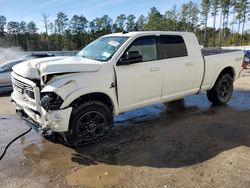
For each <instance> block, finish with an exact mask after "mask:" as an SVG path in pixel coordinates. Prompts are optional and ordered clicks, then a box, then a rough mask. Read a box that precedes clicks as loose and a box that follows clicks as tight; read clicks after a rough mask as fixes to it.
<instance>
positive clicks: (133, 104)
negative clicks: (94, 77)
mask: <svg viewBox="0 0 250 188" xmlns="http://www.w3.org/2000/svg"><path fill="white" fill-rule="evenodd" d="M128 51H138V52H139V53H140V54H141V55H142V62H136V63H132V64H119V65H118V64H117V65H116V66H115V71H116V79H117V92H118V103H119V108H120V112H123V111H127V110H131V109H135V108H139V107H142V106H145V105H149V104H152V103H155V102H160V101H161V92H162V76H161V70H160V65H159V62H158V61H157V44H156V37H155V36H146V37H139V38H137V39H135V40H134V42H132V44H131V45H130V46H129V47H128V49H127V50H126V51H125V52H124V53H126V52H128Z"/></svg>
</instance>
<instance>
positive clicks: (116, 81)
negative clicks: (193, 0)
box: [11, 31, 243, 146]
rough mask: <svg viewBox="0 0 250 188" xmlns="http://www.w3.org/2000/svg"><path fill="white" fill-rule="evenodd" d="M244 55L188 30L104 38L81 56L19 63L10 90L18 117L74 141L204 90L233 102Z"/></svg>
mask: <svg viewBox="0 0 250 188" xmlns="http://www.w3.org/2000/svg"><path fill="white" fill-rule="evenodd" d="M242 58H243V52H241V51H225V50H221V51H204V52H202V51H201V49H200V46H199V43H198V40H197V38H196V36H195V35H194V34H193V33H188V32H162V31H161V32H155V31H152V32H129V33H125V32H123V33H115V34H109V35H105V36H102V37H100V38H99V39H97V40H95V41H94V42H92V43H90V44H89V45H87V46H86V47H85V48H83V49H82V50H81V51H80V52H79V53H78V54H77V55H76V56H75V57H51V58H43V59H36V60H30V61H26V62H23V63H21V64H18V65H16V66H15V67H14V68H13V72H12V83H13V88H14V91H13V93H12V95H11V97H12V100H13V102H14V104H15V105H16V110H17V112H18V114H20V115H21V117H22V118H23V119H25V120H27V122H29V124H30V125H32V126H33V127H36V128H37V129H38V130H39V131H40V132H41V133H43V134H51V133H57V134H58V133H59V135H61V136H62V137H63V138H64V141H65V142H66V143H67V144H68V145H70V146H78V145H81V144H84V143H88V142H93V141H97V140H99V139H101V138H103V137H105V136H107V135H108V134H109V132H110V131H111V128H112V125H113V116H114V115H117V114H119V113H122V112H126V111H129V110H132V109H136V108H140V107H143V106H146V105H152V104H155V103H159V102H167V101H173V100H177V99H181V98H183V97H185V96H187V95H192V94H197V93H199V92H201V91H206V92H207V96H208V99H209V101H211V102H212V103H213V104H225V103H227V102H228V101H229V100H230V98H231V95H232V92H233V81H234V80H235V79H237V78H238V77H239V76H240V72H241V70H242V67H241V66H242Z"/></svg>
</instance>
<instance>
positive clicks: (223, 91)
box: [207, 74, 233, 105]
mask: <svg viewBox="0 0 250 188" xmlns="http://www.w3.org/2000/svg"><path fill="white" fill-rule="evenodd" d="M232 94H233V78H232V76H231V75H229V74H223V75H221V76H220V77H219V78H218V80H217V81H216V83H215V84H214V86H213V88H212V89H211V90H209V91H208V92H207V98H208V100H209V101H210V102H212V103H213V104H215V105H220V104H226V103H227V102H228V101H229V100H230V99H231V97H232Z"/></svg>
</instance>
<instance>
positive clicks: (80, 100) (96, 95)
mask: <svg viewBox="0 0 250 188" xmlns="http://www.w3.org/2000/svg"><path fill="white" fill-rule="evenodd" d="M90 100H96V101H100V102H103V103H104V104H106V105H107V106H108V107H109V109H110V111H111V113H113V111H114V106H113V103H112V101H111V99H110V97H109V96H108V95H106V94H104V93H90V94H86V95H82V96H81V97H79V98H77V99H75V100H74V101H73V102H71V104H70V106H72V107H74V106H75V105H77V104H82V103H83V102H86V101H90Z"/></svg>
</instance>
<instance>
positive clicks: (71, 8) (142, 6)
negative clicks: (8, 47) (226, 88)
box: [0, 0, 250, 32]
mask: <svg viewBox="0 0 250 188" xmlns="http://www.w3.org/2000/svg"><path fill="white" fill-rule="evenodd" d="M188 1H189V0H178V1H176V0H147V1H145V0H0V15H4V16H5V17H6V18H7V22H8V21H18V22H20V21H25V22H29V21H35V23H36V24H37V26H38V28H39V31H40V32H41V31H44V26H43V19H42V14H44V13H45V14H46V15H49V20H50V21H54V20H55V18H56V14H57V13H58V12H60V11H62V12H64V13H66V15H67V16H68V18H69V19H71V17H72V16H73V15H75V14H76V15H81V14H82V15H83V16H85V17H86V18H87V19H88V20H89V21H91V20H92V19H94V18H96V17H101V16H103V15H105V14H107V15H109V16H110V17H111V18H112V19H113V20H115V18H116V17H117V16H118V15H120V14H125V15H129V14H134V15H135V16H136V17H138V16H140V15H141V14H143V15H145V16H147V13H148V11H149V9H150V8H151V7H153V6H155V7H156V8H157V9H158V10H159V11H160V12H161V13H162V14H164V12H165V11H166V10H168V9H171V8H172V6H173V5H174V4H176V5H177V7H179V6H181V5H182V4H183V3H186V2H188ZM193 2H196V3H200V1H199V0H193ZM208 23H209V25H212V17H210V18H209V20H208ZM246 27H249V28H250V23H249V22H248V24H247V25H246Z"/></svg>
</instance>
